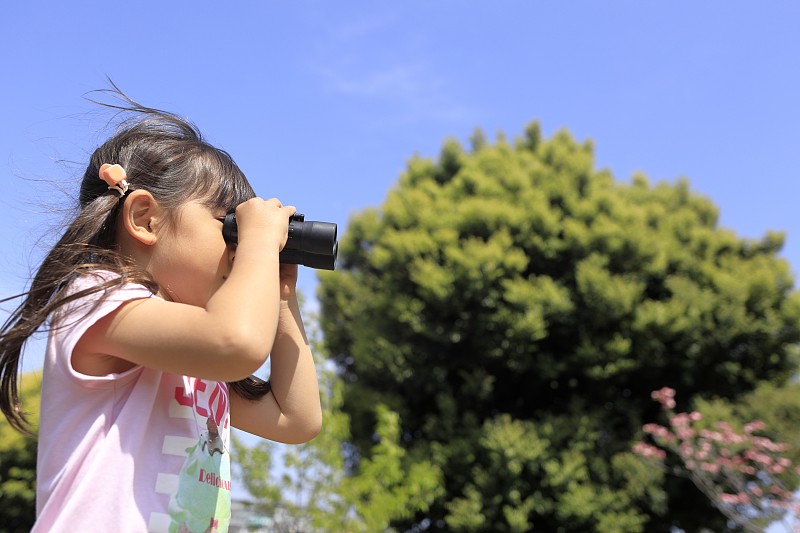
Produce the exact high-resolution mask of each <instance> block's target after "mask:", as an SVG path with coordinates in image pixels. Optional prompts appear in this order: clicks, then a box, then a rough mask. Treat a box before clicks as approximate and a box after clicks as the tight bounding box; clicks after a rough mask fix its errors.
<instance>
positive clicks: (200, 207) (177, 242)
mask: <svg viewBox="0 0 800 533" xmlns="http://www.w3.org/2000/svg"><path fill="white" fill-rule="evenodd" d="M224 215H225V213H224V212H221V213H216V212H214V211H213V210H212V209H211V208H209V207H207V206H206V205H204V204H203V203H202V202H200V201H199V200H191V201H189V202H187V203H186V204H184V205H183V206H181V207H180V208H179V209H178V211H177V213H176V214H175V220H174V223H173V224H171V225H168V226H167V227H165V228H163V229H162V231H161V232H160V235H159V236H158V242H157V244H156V247H155V249H154V252H153V257H152V262H151V267H152V269H151V272H152V274H153V277H154V278H155V279H156V281H157V282H158V284H159V285H160V286H161V291H160V294H161V296H162V297H164V299H166V300H170V301H174V302H180V303H185V304H190V305H195V306H198V307H205V306H206V304H208V300H209V299H210V298H211V296H212V295H213V294H214V293H215V292H216V291H217V289H219V288H220V286H221V285H222V283H223V282H224V281H225V280H226V279H227V277H228V274H229V273H230V270H231V266H232V264H233V257H234V255H235V250H234V248H233V247H232V246H229V245H227V244H226V243H225V240H224V239H223V238H222V221H221V220H220V219H219V218H220V217H223V216H224Z"/></svg>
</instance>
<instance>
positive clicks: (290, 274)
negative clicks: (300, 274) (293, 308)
mask: <svg viewBox="0 0 800 533" xmlns="http://www.w3.org/2000/svg"><path fill="white" fill-rule="evenodd" d="M280 274H281V281H280V283H281V288H280V292H281V300H282V301H288V300H290V299H292V298H294V297H295V295H296V287H297V265H291V264H286V263H281V265H280Z"/></svg>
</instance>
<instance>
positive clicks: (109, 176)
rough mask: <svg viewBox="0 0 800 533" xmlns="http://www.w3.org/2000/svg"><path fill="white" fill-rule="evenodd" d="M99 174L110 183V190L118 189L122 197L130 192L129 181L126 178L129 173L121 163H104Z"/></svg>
mask: <svg viewBox="0 0 800 533" xmlns="http://www.w3.org/2000/svg"><path fill="white" fill-rule="evenodd" d="M99 174H100V179H101V180H103V181H105V182H106V183H107V184H108V188H109V189H110V190H114V191H117V192H118V193H119V196H120V198H122V197H123V196H125V193H126V192H128V182H127V180H126V178H127V177H128V174H127V173H126V172H125V169H124V168H122V167H121V166H120V165H110V164H108V163H103V164H102V165H101V166H100V172H99Z"/></svg>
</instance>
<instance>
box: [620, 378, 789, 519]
mask: <svg viewBox="0 0 800 533" xmlns="http://www.w3.org/2000/svg"><path fill="white" fill-rule="evenodd" d="M652 397H653V399H654V400H656V401H657V402H658V403H659V404H661V407H662V408H663V410H664V412H665V414H666V415H667V418H668V424H667V425H666V426H662V425H659V424H646V425H645V426H643V428H642V429H643V430H644V432H645V433H647V434H648V435H649V436H650V439H649V440H650V442H638V443H636V444H635V445H634V446H633V451H634V452H636V453H638V454H639V455H640V456H642V457H644V458H646V459H647V460H649V461H653V462H655V463H657V464H658V465H659V466H660V467H662V468H664V469H666V470H667V471H668V472H671V473H673V474H677V475H684V476H687V477H688V478H689V479H690V480H691V481H692V482H693V483H694V484H695V485H696V486H697V488H699V489H700V490H701V491H702V492H703V493H704V494H705V495H706V496H707V497H708V498H709V499H710V501H711V502H712V503H713V504H714V506H716V507H717V509H719V510H720V512H722V513H723V514H724V515H725V516H726V517H727V518H728V519H729V520H731V521H732V522H734V523H735V524H737V525H738V526H740V527H742V528H744V529H745V530H746V531H753V532H756V531H764V528H765V527H766V526H767V525H769V524H771V523H773V522H775V521H778V520H784V521H786V523H787V524H788V523H789V522H795V521H796V520H797V519H799V518H800V502H798V501H797V500H796V499H795V498H794V495H793V493H792V491H791V490H790V488H789V486H790V483H787V480H791V479H792V475H793V474H797V473H798V472H800V470H798V468H797V466H795V465H794V464H793V463H792V460H791V459H790V458H789V457H788V456H787V455H788V454H787V452H788V450H789V447H788V446H787V445H786V444H782V443H778V442H774V441H773V440H771V439H770V438H768V437H767V436H765V435H764V429H765V427H764V423H763V422H761V421H759V420H755V421H752V422H750V423H747V424H744V425H743V426H742V427H741V429H736V428H734V427H733V426H732V425H731V424H729V423H727V422H717V423H716V424H713V425H711V426H709V424H704V423H703V422H704V421H703V416H702V414H701V413H699V412H697V411H692V412H689V413H676V412H675V390H673V389H671V388H669V387H664V388H662V389H660V390H657V391H654V392H653V393H652ZM674 459H677V461H675V460H674ZM787 530H788V525H787ZM795 531H800V528H797V527H795Z"/></svg>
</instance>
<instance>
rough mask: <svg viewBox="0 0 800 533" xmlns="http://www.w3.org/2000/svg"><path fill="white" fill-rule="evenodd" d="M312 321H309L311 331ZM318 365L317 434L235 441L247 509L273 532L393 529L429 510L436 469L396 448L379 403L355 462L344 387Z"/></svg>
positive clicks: (396, 429) (396, 437) (437, 481)
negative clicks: (305, 439) (285, 440)
mask: <svg viewBox="0 0 800 533" xmlns="http://www.w3.org/2000/svg"><path fill="white" fill-rule="evenodd" d="M314 323H315V321H314V318H313V317H312V318H311V324H310V325H311V326H312V327H313V325H314ZM310 329H311V328H310ZM312 332H313V330H312ZM312 338H313V336H312ZM314 344H315V349H314V353H315V354H321V353H324V348H323V347H322V346H321V344H320V343H319V341H318V340H317V339H314ZM320 359H321V360H320V361H318V367H319V368H320V371H319V374H320V388H321V393H322V407H323V428H322V431H321V433H320V434H319V435H318V436H317V437H316V438H315V439H314V440H313V441H311V442H310V443H307V444H303V445H282V444H278V443H274V442H270V441H267V440H264V441H261V442H259V443H258V444H256V445H252V446H248V445H246V443H244V442H243V441H242V440H241V439H238V438H235V437H234V445H235V446H234V449H235V450H236V456H237V457H236V463H237V464H238V468H239V471H238V472H237V474H238V475H237V477H238V478H239V479H240V480H241V481H242V482H243V483H244V486H245V488H246V489H247V491H248V493H249V494H250V496H251V498H252V503H253V505H252V508H253V509H255V510H256V512H260V513H262V514H263V515H265V516H266V517H268V518H269V520H270V526H271V529H270V531H275V532H276V533H280V532H287V533H288V532H293V531H307V532H312V531H316V532H330V533H338V532H341V531H347V532H348V533H359V532H361V533H375V532H379V531H391V529H390V524H391V522H392V521H393V520H398V519H403V518H405V519H409V518H411V517H413V516H414V514H415V513H417V512H425V511H427V510H428V508H429V507H430V503H431V502H432V501H433V500H434V499H435V497H436V496H437V495H439V493H440V492H441V488H440V487H441V473H440V471H439V468H438V467H437V466H436V465H435V464H434V463H432V462H431V461H429V460H427V459H425V458H414V457H411V456H410V455H409V453H408V452H407V451H406V450H405V449H404V448H403V447H402V446H401V445H400V438H401V435H400V422H399V418H398V416H397V414H396V413H394V412H392V411H391V410H389V409H388V408H387V407H386V406H385V405H381V404H378V405H375V406H372V409H373V413H374V414H375V420H376V425H375V427H374V428H373V434H372V436H371V439H370V443H371V444H370V448H369V457H368V458H364V459H361V460H360V458H359V457H357V456H356V455H355V454H354V453H353V451H352V448H351V447H348V441H349V439H350V424H349V417H348V416H347V415H346V414H345V413H343V412H342V401H343V395H342V394H343V383H342V381H341V379H340V378H339V377H338V375H337V374H336V372H334V370H333V369H332V368H330V366H329V365H326V364H325V362H324V360H322V358H321V357H320Z"/></svg>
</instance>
